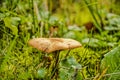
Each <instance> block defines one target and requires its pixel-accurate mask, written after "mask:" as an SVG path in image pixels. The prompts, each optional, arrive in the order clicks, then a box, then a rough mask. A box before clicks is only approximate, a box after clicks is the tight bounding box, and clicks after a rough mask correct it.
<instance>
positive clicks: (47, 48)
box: [28, 38, 82, 79]
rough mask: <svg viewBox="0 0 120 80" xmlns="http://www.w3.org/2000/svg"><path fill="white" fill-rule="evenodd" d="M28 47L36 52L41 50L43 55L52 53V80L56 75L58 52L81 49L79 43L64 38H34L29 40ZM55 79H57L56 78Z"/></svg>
mask: <svg viewBox="0 0 120 80" xmlns="http://www.w3.org/2000/svg"><path fill="white" fill-rule="evenodd" d="M28 44H29V45H31V46H32V47H34V48H37V49H38V50H41V51H42V52H45V53H52V52H54V53H55V54H54V57H53V58H54V62H55V63H54V65H53V66H52V70H51V69H50V70H51V76H50V78H51V79H52V78H53V77H54V76H55V77H56V76H57V75H58V69H59V68H58V65H59V62H60V61H59V53H58V52H59V51H61V50H67V49H68V50H70V49H73V48H77V47H81V46H82V45H81V44H80V42H78V41H76V40H73V39H65V38H34V39H31V40H29V42H28ZM56 78H57V77H56Z"/></svg>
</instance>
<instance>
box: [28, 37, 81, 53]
mask: <svg viewBox="0 0 120 80" xmlns="http://www.w3.org/2000/svg"><path fill="white" fill-rule="evenodd" d="M28 43H29V45H31V46H32V47H34V48H37V49H38V50H41V51H43V52H46V53H51V52H54V51H58V50H67V49H73V48H77V47H81V46H82V45H81V44H80V43H79V42H78V41H76V40H73V39H64V38H35V39H31V40H30V41H29V42H28Z"/></svg>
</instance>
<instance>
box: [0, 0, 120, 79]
mask: <svg viewBox="0 0 120 80" xmlns="http://www.w3.org/2000/svg"><path fill="white" fill-rule="evenodd" d="M46 1H47V0H46ZM85 1H86V0H85ZM95 1H97V0H95ZM35 2H37V5H38V6H35V5H34V3H35ZM46 3H48V4H49V5H46V6H47V7H48V10H50V11H47V10H44V1H42V0H41V1H33V0H25V1H23V2H22V1H17V0H13V1H11V0H9V1H3V2H2V3H1V9H0V44H1V45H0V79H1V80H6V79H10V80H11V79H19V80H21V79H25V80H27V79H33V80H35V79H41V80H42V79H46V80H49V78H50V77H51V75H52V74H53V73H54V72H53V73H51V70H52V69H53V68H52V65H54V61H51V60H52V59H53V58H52V56H53V55H51V54H49V55H47V58H50V61H48V62H46V65H43V64H44V61H43V60H44V59H43V57H44V56H46V55H44V53H43V52H41V51H38V50H36V49H33V48H32V47H30V46H29V45H28V41H29V40H30V39H31V38H34V37H50V33H51V32H52V33H53V34H54V35H53V36H52V37H67V38H73V39H76V40H78V41H80V42H81V43H82V45H83V46H82V48H77V49H73V50H70V51H67V50H66V51H62V52H60V56H59V57H60V62H59V68H60V71H59V74H58V75H57V74H56V75H55V76H59V79H60V80H69V79H74V80H90V79H91V78H92V79H95V77H96V76H97V75H98V74H100V75H99V76H98V77H97V78H98V79H99V80H100V79H104V80H105V79H108V80H112V77H110V78H109V77H108V76H109V75H112V76H114V75H113V74H114V72H113V74H112V73H107V71H108V72H109V68H108V70H107V68H106V70H105V69H104V70H102V69H101V68H100V66H101V61H102V60H103V59H104V54H106V53H107V52H109V51H110V50H112V49H114V48H115V47H116V46H118V45H119V44H120V40H119V35H120V33H119V32H120V31H119V15H118V16H117V17H116V15H115V16H113V17H112V16H111V18H107V17H106V18H107V19H109V20H103V22H104V23H107V24H105V25H104V26H105V27H106V26H112V27H115V28H117V29H118V30H111V31H109V30H102V29H101V26H100V23H99V21H101V19H99V20H97V18H98V17H102V18H104V17H103V16H102V14H99V13H97V12H96V13H95V12H93V8H94V6H95V5H96V4H98V3H96V2H93V3H91V4H90V3H88V2H84V1H82V2H79V1H78V2H73V3H72V2H71V0H68V1H64V2H60V4H59V5H60V7H59V8H57V9H56V11H55V12H52V9H53V8H54V6H53V4H54V1H51V2H49V1H48V2H46ZM68 3H69V4H68ZM94 3H96V4H94ZM56 5H57V4H56ZM71 5H73V6H72V7H73V8H71ZM35 7H36V9H35ZM49 8H50V9H49ZM34 10H35V11H34ZM81 10H83V11H81ZM89 11H90V12H89ZM36 12H38V13H36ZM94 14H96V15H97V16H96V15H94ZM75 15H76V16H75ZM86 15H87V16H86ZM39 16H40V18H39V19H38V17H39ZM85 17H86V18H85ZM91 17H92V20H93V22H94V24H97V26H96V25H95V27H96V28H97V29H98V30H99V31H100V32H101V34H99V33H97V31H95V30H94V29H93V30H91V32H88V31H87V30H86V29H85V26H84V23H87V22H89V21H91ZM109 21H111V22H114V23H109ZM74 24H76V25H77V28H76V29H75V28H74V29H69V27H68V26H70V25H71V26H72V27H75V26H74ZM114 24H116V25H114ZM54 26H56V27H57V29H56V31H55V30H52V31H50V29H51V28H53V27H54ZM100 29H101V30H100ZM67 53H69V54H68V55H67V56H66V54H67ZM65 56H66V57H65ZM115 62H116V63H117V61H116V60H115ZM46 67H48V68H46ZM115 68H116V67H115ZM116 70H118V68H116ZM106 73H107V74H106ZM115 74H116V73H115ZM117 74H119V72H118V73H117ZM41 75H42V76H41ZM107 75H108V76H107ZM45 76H47V77H45ZM106 76H107V77H106ZM53 78H55V77H53ZM116 80H117V79H116Z"/></svg>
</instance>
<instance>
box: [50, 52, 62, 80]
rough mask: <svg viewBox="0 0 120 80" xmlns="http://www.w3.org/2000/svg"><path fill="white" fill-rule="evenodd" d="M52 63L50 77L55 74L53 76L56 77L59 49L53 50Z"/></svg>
mask: <svg viewBox="0 0 120 80" xmlns="http://www.w3.org/2000/svg"><path fill="white" fill-rule="evenodd" d="M54 54H55V55H54V65H53V67H52V73H51V79H52V78H53V77H54V76H55V78H56V79H57V76H58V71H59V70H58V69H59V54H60V51H55V52H54Z"/></svg>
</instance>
